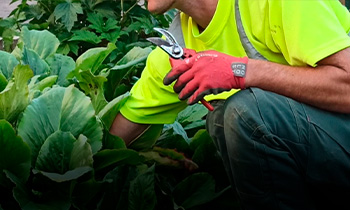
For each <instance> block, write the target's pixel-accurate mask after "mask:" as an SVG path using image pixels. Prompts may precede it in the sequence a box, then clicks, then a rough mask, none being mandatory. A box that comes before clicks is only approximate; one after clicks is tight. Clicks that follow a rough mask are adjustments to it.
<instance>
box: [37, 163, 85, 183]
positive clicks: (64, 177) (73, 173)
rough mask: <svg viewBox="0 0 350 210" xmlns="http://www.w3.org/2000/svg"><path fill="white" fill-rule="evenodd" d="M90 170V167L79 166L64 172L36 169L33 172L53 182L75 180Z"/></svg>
mask: <svg viewBox="0 0 350 210" xmlns="http://www.w3.org/2000/svg"><path fill="white" fill-rule="evenodd" d="M90 171H92V168H91V167H88V166H85V167H79V168H75V169H73V170H69V171H67V172H66V173H64V174H59V173H50V172H44V171H37V170H34V173H39V174H42V175H44V176H46V177H47V178H49V179H51V180H52V181H55V182H66V181H71V180H76V179H78V178H79V177H81V176H83V175H84V174H86V173H88V172H90Z"/></svg>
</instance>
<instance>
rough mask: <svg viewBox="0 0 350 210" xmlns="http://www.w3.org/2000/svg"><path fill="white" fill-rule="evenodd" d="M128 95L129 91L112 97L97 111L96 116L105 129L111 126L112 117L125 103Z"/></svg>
mask: <svg viewBox="0 0 350 210" xmlns="http://www.w3.org/2000/svg"><path fill="white" fill-rule="evenodd" d="M128 97H129V93H126V94H124V95H121V96H119V97H117V98H115V99H113V100H112V101H111V102H109V103H108V104H107V105H106V106H105V107H104V108H103V109H102V110H101V111H100V112H99V113H98V117H99V118H100V119H101V120H102V122H103V124H104V125H105V127H106V128H107V129H109V128H110V127H111V126H112V123H113V120H114V118H115V117H116V116H117V114H118V112H119V110H120V109H121V108H122V106H123V105H124V104H125V102H126V101H127V99H128Z"/></svg>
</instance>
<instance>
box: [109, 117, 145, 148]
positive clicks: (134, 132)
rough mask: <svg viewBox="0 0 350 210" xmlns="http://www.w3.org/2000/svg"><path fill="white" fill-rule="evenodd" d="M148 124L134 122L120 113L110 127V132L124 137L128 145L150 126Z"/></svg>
mask: <svg viewBox="0 0 350 210" xmlns="http://www.w3.org/2000/svg"><path fill="white" fill-rule="evenodd" d="M148 126H149V125H147V124H138V123H133V122H131V121H130V120H128V119H126V118H125V117H124V116H123V115H122V114H120V113H118V114H117V116H116V117H115V119H114V121H113V124H112V126H111V128H110V133H111V134H113V135H115V136H118V137H120V138H122V139H123V140H124V142H125V144H126V145H127V146H128V145H129V144H130V143H131V142H132V140H134V139H135V138H137V137H138V136H139V135H140V134H141V133H143V131H144V130H145V129H146V128H148Z"/></svg>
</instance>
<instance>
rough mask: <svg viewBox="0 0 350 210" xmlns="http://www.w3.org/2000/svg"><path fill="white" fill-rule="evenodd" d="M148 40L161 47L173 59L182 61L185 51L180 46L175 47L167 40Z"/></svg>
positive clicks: (151, 38) (154, 38)
mask: <svg viewBox="0 0 350 210" xmlns="http://www.w3.org/2000/svg"><path fill="white" fill-rule="evenodd" d="M147 40H148V41H150V42H152V43H153V44H155V45H157V46H158V47H160V48H161V49H162V50H163V51H165V52H166V53H168V55H170V56H171V57H172V58H175V59H180V58H182V56H183V49H182V48H181V47H180V46H178V45H173V43H169V42H168V41H167V40H164V39H162V38H159V37H150V38H147Z"/></svg>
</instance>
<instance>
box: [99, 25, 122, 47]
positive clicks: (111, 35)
mask: <svg viewBox="0 0 350 210" xmlns="http://www.w3.org/2000/svg"><path fill="white" fill-rule="evenodd" d="M119 37H120V28H119V29H118V30H114V31H111V32H108V33H102V34H101V39H106V40H108V41H109V42H111V43H116V42H117V40H118V38H119Z"/></svg>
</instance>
